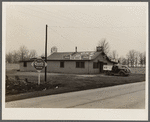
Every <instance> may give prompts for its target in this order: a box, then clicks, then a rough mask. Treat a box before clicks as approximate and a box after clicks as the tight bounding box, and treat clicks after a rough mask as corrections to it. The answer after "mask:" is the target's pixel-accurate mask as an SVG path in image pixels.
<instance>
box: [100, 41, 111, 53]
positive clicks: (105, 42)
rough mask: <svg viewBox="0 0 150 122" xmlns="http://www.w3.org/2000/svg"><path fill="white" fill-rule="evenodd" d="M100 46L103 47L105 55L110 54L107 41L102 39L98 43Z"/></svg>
mask: <svg viewBox="0 0 150 122" xmlns="http://www.w3.org/2000/svg"><path fill="white" fill-rule="evenodd" d="M98 46H101V47H102V48H103V52H104V53H105V54H108V53H109V43H108V42H107V41H106V39H101V40H100V41H99V42H98Z"/></svg>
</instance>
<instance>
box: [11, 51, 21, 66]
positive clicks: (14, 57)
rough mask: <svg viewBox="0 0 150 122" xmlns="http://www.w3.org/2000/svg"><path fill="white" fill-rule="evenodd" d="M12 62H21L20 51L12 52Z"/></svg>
mask: <svg viewBox="0 0 150 122" xmlns="http://www.w3.org/2000/svg"><path fill="white" fill-rule="evenodd" d="M12 60H13V63H18V62H19V60H20V56H19V51H16V50H14V51H13V52H12Z"/></svg>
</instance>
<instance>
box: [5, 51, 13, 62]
mask: <svg viewBox="0 0 150 122" xmlns="http://www.w3.org/2000/svg"><path fill="white" fill-rule="evenodd" d="M12 58H13V56H12V53H11V52H9V53H8V54H6V62H8V63H12V62H13V61H12Z"/></svg>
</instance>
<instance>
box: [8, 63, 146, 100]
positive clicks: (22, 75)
mask: <svg viewBox="0 0 150 122" xmlns="http://www.w3.org/2000/svg"><path fill="white" fill-rule="evenodd" d="M17 70H18V67H13V66H11V67H9V68H8V67H7V69H6V75H7V76H8V77H7V81H6V99H7V98H8V97H10V96H12V97H11V100H13V99H14V98H15V97H14V96H15V95H19V94H24V93H33V94H32V95H30V97H35V96H36V97H38V96H41V95H50V94H58V93H65V92H72V91H80V90H87V89H95V88H102V87H108V86H114V85H122V84H128V83H136V82H143V81H145V74H144V73H141V74H139V73H137V74H135V73H132V74H131V75H130V76H128V77H127V76H126V77H123V76H106V75H104V74H93V75H90V74H82V75H81V74H58V73H47V82H44V73H41V85H38V84H37V82H38V73H37V72H20V71H17ZM16 76H17V77H18V78H19V79H20V80H17V79H16ZM25 79H26V80H25ZM37 91H38V92H37ZM28 97H29V96H28ZM17 99H21V97H19V98H17Z"/></svg>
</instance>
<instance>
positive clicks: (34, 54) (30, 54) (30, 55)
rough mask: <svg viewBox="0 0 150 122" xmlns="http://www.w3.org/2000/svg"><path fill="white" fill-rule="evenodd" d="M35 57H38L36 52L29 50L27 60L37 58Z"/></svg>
mask: <svg viewBox="0 0 150 122" xmlns="http://www.w3.org/2000/svg"><path fill="white" fill-rule="evenodd" d="M37 56H38V55H37V52H36V50H30V52H29V56H28V58H29V59H31V58H35V57H37Z"/></svg>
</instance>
